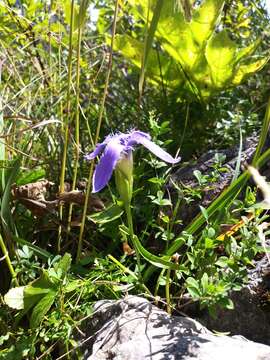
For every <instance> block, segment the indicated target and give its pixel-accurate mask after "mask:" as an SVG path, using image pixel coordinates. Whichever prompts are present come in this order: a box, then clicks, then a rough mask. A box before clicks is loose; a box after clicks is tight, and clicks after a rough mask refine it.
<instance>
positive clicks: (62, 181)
mask: <svg viewBox="0 0 270 360" xmlns="http://www.w3.org/2000/svg"><path fill="white" fill-rule="evenodd" d="M74 2H75V0H72V1H71V14H70V29H69V49H68V79H67V105H66V106H67V120H66V122H65V126H64V149H63V157H62V168H61V176H60V188H59V192H60V193H62V192H63V191H64V186H65V174H66V163H67V149H68V142H69V122H70V108H71V80H72V50H73V45H72V34H73V25H74ZM59 216H60V223H61V220H62V217H63V205H60V208H59ZM60 250H61V224H60V226H59V229H58V241H57V251H58V252H60Z"/></svg>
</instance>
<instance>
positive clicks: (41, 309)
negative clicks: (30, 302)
mask: <svg viewBox="0 0 270 360" xmlns="http://www.w3.org/2000/svg"><path fill="white" fill-rule="evenodd" d="M56 294H57V293H56V291H54V290H50V291H49V292H48V294H47V295H46V296H44V297H43V298H42V299H41V300H40V301H39V302H38V303H37V304H36V306H35V307H34V309H33V312H32V315H31V318H30V327H31V328H32V329H35V328H37V327H38V326H39V324H40V323H41V322H42V320H43V318H44V316H45V315H46V314H47V312H48V311H49V310H50V308H51V306H52V304H53V303H54V300H55V297H56Z"/></svg>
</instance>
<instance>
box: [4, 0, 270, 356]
mask: <svg viewBox="0 0 270 360" xmlns="http://www.w3.org/2000/svg"><path fill="white" fill-rule="evenodd" d="M119 3H121V4H120V5H121V6H120V7H119V13H118V21H117V24H116V25H117V27H116V30H117V36H116V39H115V42H114V48H113V50H115V49H118V50H119V51H120V52H122V53H123V54H124V57H120V56H118V55H117V53H115V51H112V55H113V59H112V63H111V62H110V51H111V50H110V49H108V46H107V45H106V43H105V42H106V41H105V37H108V35H105V34H108V33H111V27H112V19H113V14H114V13H115V2H114V1H111V0H108V1H103V0H95V1H91V2H89V1H87V0H86V1H81V2H76V1H74V7H72V2H70V1H57V2H52V3H50V4H47V3H46V4H45V3H43V2H40V1H32V0H27V1H21V2H19V3H18V2H14V1H11V2H10V3H9V5H7V3H1V4H0V30H1V34H2V37H1V41H0V47H1V53H2V54H3V57H5V62H4V63H3V64H2V66H1V65H0V67H1V69H0V70H1V83H0V90H1V92H0V93H1V99H0V105H1V106H0V136H1V141H0V161H1V169H0V215H1V224H0V232H1V236H0V247H1V254H0V258H1V259H2V261H1V273H0V291H1V293H2V294H3V298H4V300H5V301H3V298H2V297H0V301H1V307H0V347H1V350H0V359H2V358H3V359H35V358H39V357H40V356H42V355H43V356H44V358H45V356H46V358H47V359H48V360H49V359H55V358H56V357H59V356H61V355H64V354H66V353H67V352H68V351H70V350H72V351H73V353H72V355H71V356H74V357H75V358H80V357H82V355H81V353H80V347H79V346H78V345H79V344H78V341H77V338H78V337H77V331H83V328H84V324H85V322H84V319H88V318H89V317H91V315H92V304H93V303H94V302H95V301H97V300H101V299H118V298H120V297H122V296H124V295H125V294H126V293H128V294H140V295H143V294H144V293H147V294H148V295H150V296H156V298H158V297H160V298H161V299H164V298H165V299H166V302H167V308H168V311H169V310H170V308H174V307H176V309H177V306H178V305H180V307H181V306H182V305H184V303H185V301H186V300H188V301H190V302H198V303H199V304H200V306H201V308H207V309H208V310H209V311H210V312H211V313H212V314H214V312H215V309H216V307H217V306H221V307H226V308H229V309H230V308H232V306H233V304H232V302H231V300H230V292H231V291H232V290H239V289H240V288H241V287H242V286H243V284H244V283H245V281H246V275H247V269H248V268H250V267H252V266H253V263H254V258H255V256H256V254H258V253H260V254H261V253H262V251H265V249H264V248H263V247H262V246H261V238H260V236H261V233H260V234H258V229H261V227H260V226H261V224H262V223H263V222H265V221H268V218H267V214H264V213H263V212H262V211H261V210H260V209H258V205H256V206H255V203H256V189H254V188H253V187H252V186H248V187H247V186H246V185H247V181H248V178H249V173H248V172H243V174H242V175H240V176H239V177H237V174H236V175H235V178H234V181H232V183H231V184H230V185H229V186H228V187H227V188H226V189H225V190H224V192H223V193H221V194H220V196H218V197H217V198H216V199H213V201H212V202H211V204H210V205H209V206H208V207H207V208H206V207H202V206H201V208H200V209H201V211H200V212H199V214H198V215H197V216H196V217H193V216H192V217H191V219H190V222H187V221H186V220H185V219H184V214H183V213H182V211H183V210H182V209H183V208H184V209H185V208H188V206H189V205H190V204H192V203H193V204H197V203H198V205H199V202H200V200H201V199H202V197H203V193H204V191H205V188H211V187H212V186H213V184H214V183H215V182H216V181H219V179H220V178H221V177H222V174H223V172H224V171H228V170H225V168H224V166H223V163H224V162H225V161H226V159H224V158H223V157H222V156H216V158H215V162H214V164H213V166H212V168H211V170H210V171H209V173H208V174H207V175H204V174H202V173H200V172H199V171H198V170H197V171H195V172H194V183H195V186H193V187H189V186H184V185H183V184H180V183H179V184H175V183H173V182H172V179H171V177H170V174H171V173H174V172H176V171H177V168H168V166H166V164H164V162H162V161H160V160H157V159H156V158H155V157H154V156H151V155H150V154H147V153H146V152H145V151H143V150H140V149H137V150H136V152H135V153H134V165H135V166H134V174H133V177H134V191H133V194H132V196H133V201H132V204H131V205H130V207H129V210H130V213H131V212H132V214H133V219H132V221H133V229H132V227H131V226H129V228H128V227H127V226H126V223H127V219H126V214H125V213H124V207H123V204H122V203H121V202H120V201H119V199H118V192H117V191H116V187H115V182H114V181H113V179H112V181H111V182H110V186H109V187H108V188H106V189H104V191H103V192H102V193H101V194H98V195H99V197H98V198H96V197H93V198H91V199H90V202H89V207H88V208H87V214H86V223H85V231H84V233H83V235H82V249H81V250H82V251H81V257H80V258H79V259H78V261H77V263H76V264H75V263H74V262H73V263H72V259H73V260H75V257H76V250H77V244H78V238H79V236H80V233H79V230H78V227H79V226H81V222H82V213H83V204H82V203H83V201H84V197H85V192H86V191H85V184H87V180H86V179H87V178H89V176H90V175H89V164H88V163H87V162H86V161H85V160H84V158H83V155H84V154H86V153H87V152H88V151H91V150H92V149H93V147H94V145H93V143H94V140H93V139H95V130H96V128H97V123H98V121H99V118H100V114H101V113H102V112H103V116H101V117H102V123H101V129H100V131H101V132H100V137H99V138H100V139H101V138H103V137H104V136H105V135H107V134H108V133H111V132H116V131H118V130H119V131H127V130H129V129H130V128H136V129H140V130H143V131H147V132H148V133H149V134H150V135H151V136H152V139H153V140H154V141H155V142H156V143H157V144H158V145H160V146H161V147H163V148H164V149H167V150H168V151H169V152H171V154H173V155H174V154H176V153H178V152H179V155H180V156H181V157H182V163H183V162H185V161H188V162H190V161H192V162H193V161H196V158H197V157H198V156H199V155H201V154H203V153H204V152H205V151H207V150H208V149H209V148H211V149H213V148H215V149H222V148H227V147H232V146H235V145H238V148H239V151H240V150H241V140H239V139H240V138H241V137H240V134H241V135H242V136H243V138H244V137H246V136H247V135H248V134H251V133H252V132H253V131H256V132H257V133H259V131H260V138H259V142H258V147H257V151H256V154H255V157H254V160H253V165H255V166H257V167H258V168H260V167H261V166H263V165H264V164H266V163H267V162H268V161H269V158H270V150H269V149H268V150H267V151H266V152H265V153H262V151H263V147H264V144H265V141H266V136H267V131H268V128H269V121H270V117H269V104H268V105H267V107H266V113H265V117H264V121H263V122H262V119H263V114H264V111H265V103H266V100H267V98H268V95H269V84H268V82H267V79H268V77H267V75H268V71H269V65H268V64H266V66H265V68H264V69H263V70H262V71H261V72H260V73H259V72H257V69H259V68H261V67H262V66H263V64H264V63H265V62H266V61H267V55H266V54H267V51H268V46H269V36H268V35H267V31H268V30H267V29H268V28H267V26H268V23H269V20H268V18H267V16H266V15H265V13H264V12H263V10H262V8H261V6H260V5H259V4H257V2H256V4H257V5H256V4H255V3H254V2H252V3H251V2H246V1H242V0H241V1H234V0H233V1H231V2H230V6H228V4H227V2H226V3H225V6H223V1H219V0H206V1H205V2H192V7H190V9H186V8H183V9H182V10H181V6H180V7H179V8H178V7H177V6H176V1H172V0H168V1H167V0H166V1H156V2H155V1H151V2H150V1H148V0H144V1H143V0H140V1H132V0H129V1H127V2H123V1H121V2H119ZM198 3H200V4H199V5H197V4H198ZM148 4H151V7H150V9H148ZM94 5H95V6H96V8H98V9H99V19H98V22H97V24H95V23H94V22H93V21H91V19H90V20H89V16H88V15H89V8H90V9H91V14H92V10H93V6H94ZM255 5H256V6H258V9H257V10H256V6H255ZM72 17H73V27H72V29H71V18H72ZM263 30H265V32H264V33H263ZM261 37H262V41H261ZM107 41H108V40H107ZM255 54H257V55H255ZM129 61H131V62H133V64H135V65H136V67H137V68H140V79H139V83H140V89H139V94H138V91H137V88H138V86H137V85H138V84H137V82H138V81H137V77H136V76H137V75H136V73H135V72H134V71H132V68H130V66H129ZM110 66H111V77H110V81H109V82H108V88H107V90H106V92H105V93H106V94H105V95H106V96H105V106H104V108H103V107H102V106H103V105H102V101H101V100H102V94H103V92H104V87H105V82H106V78H108V77H107V74H108V69H109V68H110ZM251 74H253V76H252V77H251V76H249V75H251ZM144 75H146V76H147V78H148V79H149V80H150V81H149V82H144ZM244 80H246V81H244ZM240 82H241V85H240V86H238V84H239V83H240ZM160 85H161V86H160ZM143 87H144V88H143ZM142 88H143V89H142ZM228 88H230V89H232V90H231V91H228V90H227V89H228ZM142 90H143V91H142ZM216 95H218V96H216ZM210 98H211V101H209V102H208V103H207V105H206V101H204V100H207V101H208V100H209V99H210ZM194 99H195V100H200V102H201V103H200V104H199V103H198V102H197V101H196V102H193V100H194ZM202 100H203V101H202ZM101 109H102V110H101ZM75 120H76V121H75ZM77 120H78V121H77ZM75 129H76V130H75ZM66 135H67V137H66ZM78 135H79V136H78ZM100 139H99V140H100ZM64 144H65V145H66V164H64V162H63V161H62V159H63V153H64ZM177 166H178V165H177ZM180 166H181V164H180ZM75 168H76V169H77V173H76V172H75ZM236 173H237V171H236ZM61 174H64V175H65V176H64V177H63V180H64V181H65V184H64V185H65V188H64V190H63V191H65V195H67V194H68V192H69V190H70V189H69V187H71V189H72V187H73V190H74V192H72V193H71V194H68V195H72V196H75V197H76V196H80V197H79V200H80V201H78V202H76V203H74V204H72V205H71V206H70V208H69V205H68V206H65V205H64V206H63V208H62V209H59V207H58V205H61V204H59V203H58V200H59V198H60V197H59V195H63V194H59V184H60V175H61ZM42 178H46V179H47V180H49V181H50V183H52V186H51V187H50V189H49V190H48V191H47V193H46V195H45V200H42V199H41V200H40V198H39V199H38V200H37V199H36V200H32V199H30V201H29V199H17V198H16V199H15V198H13V195H12V193H13V192H12V189H13V187H16V186H22V185H29V184H31V183H33V182H36V181H39V180H40V179H42ZM74 179H75V180H78V181H75V180H74ZM77 190H79V191H77ZM60 193H61V190H60ZM240 193H241V198H240V199H241V200H239V196H238V195H239V194H240ZM27 201H28V202H27ZM95 201H98V202H100V204H101V205H102V206H100V207H99V206H98V208H100V209H101V208H102V210H101V211H97V208H95V205H96V203H95ZM29 203H30V205H29ZM55 204H56V205H55ZM103 204H104V207H103ZM35 206H36V207H37V208H35ZM60 207H61V206H60ZM198 208H199V206H198ZM37 209H38V210H43V212H41V215H40V214H39V211H36V210H37ZM46 209H47V210H46ZM70 209H71V210H70ZM247 211H248V212H252V211H253V217H252V219H250V216H248V218H247V217H246V215H247ZM224 223H228V224H231V225H234V224H237V225H238V224H241V226H240V228H239V229H238V230H237V231H235V232H234V233H232V234H231V233H229V234H228V233H224V231H223V230H222V227H221V224H224ZM129 225H130V224H129ZM131 229H132V231H131ZM133 232H134V233H133ZM58 245H59V246H58ZM65 252H67V253H68V254H67V253H66V254H65ZM64 254H65V255H64ZM69 254H70V255H69ZM44 354H46V355H44ZM67 356H68V355H67Z"/></svg>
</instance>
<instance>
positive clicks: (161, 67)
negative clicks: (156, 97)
mask: <svg viewBox="0 0 270 360" xmlns="http://www.w3.org/2000/svg"><path fill="white" fill-rule="evenodd" d="M114 41H115V42H114V48H115V49H116V50H119V51H121V53H122V54H123V55H124V56H125V57H127V58H129V59H130V60H131V61H132V63H133V64H134V65H135V66H136V67H137V68H140V66H141V61H142V60H141V59H142V54H143V51H144V49H143V43H142V42H140V41H139V40H137V39H134V38H132V37H130V36H128V35H116V36H115V40H114ZM147 74H148V77H149V80H150V81H151V82H152V83H153V84H155V85H157V84H162V83H164V84H166V86H168V87H169V88H171V89H174V88H176V87H180V86H181V84H183V76H184V75H183V73H182V72H181V69H180V68H179V67H178V66H177V65H176V63H175V62H174V61H173V60H172V59H170V58H169V57H168V56H165V55H164V54H162V53H158V51H157V50H153V49H152V50H151V51H149V53H148V57H147Z"/></svg>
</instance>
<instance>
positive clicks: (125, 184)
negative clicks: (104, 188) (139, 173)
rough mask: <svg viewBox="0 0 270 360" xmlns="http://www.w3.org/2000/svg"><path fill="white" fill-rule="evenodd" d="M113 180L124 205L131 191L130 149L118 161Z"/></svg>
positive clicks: (130, 195) (130, 196) (128, 201)
mask: <svg viewBox="0 0 270 360" xmlns="http://www.w3.org/2000/svg"><path fill="white" fill-rule="evenodd" d="M115 182H116V187H117V190H118V192H119V194H120V198H121V200H122V201H123V202H124V204H125V206H127V205H129V204H130V202H131V199H132V192H133V156H132V152H131V151H130V152H129V153H128V154H125V155H124V156H123V157H122V158H121V159H120V160H119V161H118V163H117V165H116V168H115Z"/></svg>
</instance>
